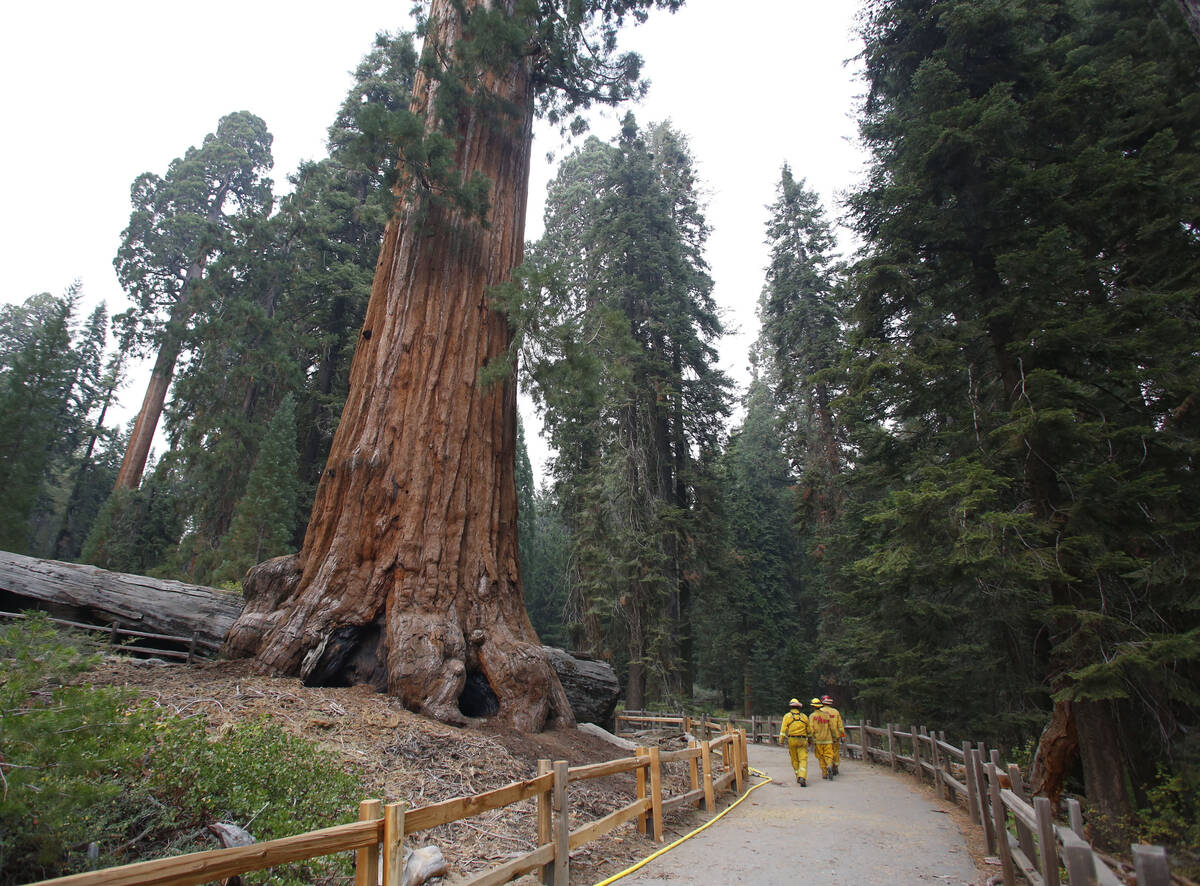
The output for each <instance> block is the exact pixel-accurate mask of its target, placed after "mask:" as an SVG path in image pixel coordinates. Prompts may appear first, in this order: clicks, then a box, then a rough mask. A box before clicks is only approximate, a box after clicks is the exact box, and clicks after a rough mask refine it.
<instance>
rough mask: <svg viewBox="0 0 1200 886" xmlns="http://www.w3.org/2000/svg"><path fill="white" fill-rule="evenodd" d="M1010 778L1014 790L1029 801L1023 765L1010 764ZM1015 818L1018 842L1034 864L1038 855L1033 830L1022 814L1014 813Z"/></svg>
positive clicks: (1021, 797)
mask: <svg viewBox="0 0 1200 886" xmlns="http://www.w3.org/2000/svg"><path fill="white" fill-rule="evenodd" d="M1008 780H1009V781H1010V782H1011V783H1012V792H1013V793H1014V794H1016V795H1017V796H1018V797H1019V798H1020V799H1022V800H1024V801H1025V802H1026V803H1028V802H1029V795H1028V794H1027V793H1026V791H1025V782H1024V780H1023V779H1022V778H1021V767H1020V766H1018V765H1017V764H1016V763H1009V764H1008ZM1013 820H1014V821H1016V823H1017V843H1018V844H1019V845H1020V847H1021V851H1022V852H1024V853H1025V857H1026V858H1028V859H1029V863H1030V864H1034V863H1035V861H1036V858H1037V856H1036V855H1035V854H1034V851H1033V831H1032V830H1030V828H1029V825H1027V824H1025V822H1024V821H1023V820H1022V819H1021V817H1020V816H1018V815H1014V816H1013Z"/></svg>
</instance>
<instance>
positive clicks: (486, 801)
mask: <svg viewBox="0 0 1200 886" xmlns="http://www.w3.org/2000/svg"><path fill="white" fill-rule="evenodd" d="M683 719H687V720H688V721H689V724H688V725H690V726H692V728H694V729H696V730H697V731H700V732H703V733H705V734H712V735H714V736H715V737H714V738H712V739H711V740H706V741H698V740H694V739H693V740H691V741H690V742H689V744H688V747H686V748H682V749H680V750H677V751H666V752H664V751H661V750H660V749H659V748H656V747H639V748H638V749H637V750H636V752H635V755H634V756H633V757H625V758H623V759H619V760H609V761H607V762H604V763H592V764H589V765H586V766H573V767H571V766H568V765H567V763H566V762H564V761H557V762H552V761H550V760H539V761H538V771H537V775H536V776H535V777H533V778H530V779H525V780H523V781H515V782H512V783H511V784H507V785H504V786H503V787H499V788H496V789H495V790H491V791H486V792H484V793H481V794H474V795H472V796H469V797H455V798H453V799H450V800H444V801H442V802H440V803H433V804H430V805H428V806H420V807H417V808H414V809H410V808H408V805H407V804H406V803H403V802H399V803H389V804H386V805H385V804H384V803H382V801H379V800H364V801H363V802H362V803H361V804H360V806H359V821H357V822H353V823H351V824H344V825H338V826H336V827H331V828H325V829H323V830H319V831H312V832H310V833H306V834H298V835H296V836H292V837H284V838H282V839H279V840H269V841H267V842H264V843H255V844H253V845H251V846H242V847H236V848H231V849H212V850H208V851H205V852H193V853H189V854H187V855H179V856H176V857H174V858H164V859H157V860H155V861H144V862H138V863H136V864H130V865H124V866H122V867H116V868H108V869H105V870H99V871H89V872H87V873H82V874H73V875H71V876H68V877H59V878H58V879H54V880H43V881H42V884H55V886H194V884H200V883H208V882H211V881H213V880H222V879H225V878H228V877H232V876H235V875H239V874H244V873H249V872H251V871H258V870H264V869H266V868H272V867H276V866H277V865H281V864H288V863H292V862H303V861H311V860H313V859H317V858H323V857H325V856H329V855H335V854H337V853H341V852H354V853H355V875H354V883H355V886H377V884H383V886H400V884H401V882H402V879H403V873H404V840H405V837H406V836H410V835H412V834H415V833H419V832H421V831H425V830H429V829H430V828H434V827H438V826H439V825H444V824H450V823H452V822H456V821H462V820H464V819H468V818H472V817H474V816H477V815H480V814H482V813H484V812H488V811H490V810H493V809H500V808H503V807H505V806H511V805H513V804H514V803H520V802H523V801H525V800H531V799H532V800H535V801H536V803H537V848H535V849H534V850H532V851H531V852H528V853H525V854H524V855H521V856H519V857H517V858H514V859H511V860H510V861H507V862H505V863H504V864H503V865H501V866H499V867H495V868H491V869H489V870H487V871H483V872H480V873H475V874H471V875H469V876H468V877H466V878H463V879H459V880H456V883H458V884H459V886H493V884H500V883H507V882H509V881H510V880H513V879H516V878H518V877H521V876H523V875H525V874H528V873H534V872H536V873H537V874H538V876H539V878H540V879H541V882H543V883H548V884H553V886H569V877H570V852H571V850H572V849H576V848H578V847H580V846H583V845H585V844H586V843H590V842H592V841H593V840H596V839H599V838H600V837H602V836H604V835H605V834H608V833H609V832H611V831H613V830H615V829H616V828H618V827H621V826H622V825H625V824H628V823H629V822H634V823H635V824H636V827H637V829H638V831H639V832H640V833H642V834H645V835H647V836H649V837H650V838H651V839H653V840H655V841H656V842H660V843H661V842H663V840H664V834H665V832H664V829H663V816H664V815H665V814H666V813H668V812H671V811H672V810H675V809H679V808H680V807H683V806H688V805H692V806H696V807H699V806H700V805H701V804H703V806H704V809H705V811H706V812H709V813H712V812H715V811H716V805H717V796H718V795H719V794H720V793H721V792H722V791H725V790H735V791H736V792H737V793H739V794H740V793H742V792H743V791H744V790H745V785H746V780H747V779H748V778H749V775H750V770H749V763H748V762H747V753H746V751H747V738H746V733H745V732H744V731H743V730H740V729H734V728H732V727H729V726H727V725H721V724H716V723H712V722H711V721H707V720H702V719H695V720H692V719H691V718H673V725H676V726H682V725H683ZM669 763H686V764H687V766H688V774H689V784H690V787H689V790H687V791H686V792H685V793H683V794H679V795H676V796H667V795H665V793H664V789H663V781H662V767H663V766H665V765H667V764H669ZM625 772H632V773H633V775H634V781H635V793H634V797H633V798H632V800H631V802H629V803H628V804H626V805H624V806H622V807H621V808H619V809H617V810H615V811H613V812H611V813H609V814H608V815H606V816H604V817H602V818H599V819H596V820H595V821H591V822H588V823H587V824H584V825H581V826H579V827H577V828H576V829H575V830H571V829H570V798H569V790H568V789H569V787H570V785H571V784H572V783H576V782H581V781H587V780H589V779H595V778H604V777H606V776H610V775H618V774H621V773H625ZM37 886H41V884H37Z"/></svg>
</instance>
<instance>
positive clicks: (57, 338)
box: [0, 285, 79, 552]
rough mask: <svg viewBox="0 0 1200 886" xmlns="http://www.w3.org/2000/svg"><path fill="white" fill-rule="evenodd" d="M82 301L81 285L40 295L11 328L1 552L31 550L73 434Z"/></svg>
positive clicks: (0, 389) (1, 441)
mask: <svg viewBox="0 0 1200 886" xmlns="http://www.w3.org/2000/svg"><path fill="white" fill-rule="evenodd" d="M78 297H79V288H78V286H77V285H75V286H73V287H72V288H71V289H70V290H69V291H68V292H67V294H66V296H65V297H63V298H61V299H56V300H53V301H49V300H47V299H44V298H37V297H35V299H31V300H30V301H29V302H27V303H26V308H27V311H26V312H25V314H24V316H22V317H20V318H19V321H18V322H17V323H15V324H14V325H13V327H10V328H11V329H12V330H13V331H12V332H11V333H10V334H9V336H8V338H9V339H10V341H11V342H12V344H11V345H10V346H8V347H7V348H6V351H7V353H6V354H5V363H4V365H3V366H0V484H2V486H3V489H4V495H3V496H0V548H4V549H6V550H10V551H18V552H24V551H26V550H27V545H28V544H29V541H30V525H29V519H30V515H31V513H32V512H33V509H34V506H35V505H36V504H37V502H38V497H39V495H40V494H41V493H42V490H43V488H44V484H45V482H46V479H47V472H48V471H49V469H50V465H51V462H52V459H53V455H54V453H55V450H56V449H57V448H58V442H59V439H60V437H61V435H62V433H63V432H64V431H69V430H70V429H69V428H68V427H66V426H65V424H66V420H68V419H69V418H70V417H71V414H70V405H71V404H70V398H71V394H72V389H73V386H74V381H75V369H76V367H75V360H74V354H73V353H72V349H71V325H70V324H71V320H72V314H73V313H74V310H75V306H76V303H77V301H78ZM10 316H13V318H14V319H18V318H17V317H16V314H15V312H14V314H13V315H10Z"/></svg>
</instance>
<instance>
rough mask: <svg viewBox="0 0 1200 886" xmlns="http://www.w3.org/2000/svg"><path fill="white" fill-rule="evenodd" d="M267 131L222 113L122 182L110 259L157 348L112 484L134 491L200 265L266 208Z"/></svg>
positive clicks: (132, 318)
mask: <svg viewBox="0 0 1200 886" xmlns="http://www.w3.org/2000/svg"><path fill="white" fill-rule="evenodd" d="M271 165H272V159H271V135H270V133H268V132H267V127H266V124H264V123H263V121H262V120H261V119H259V118H258V117H256V116H254V115H253V114H251V113H249V112H247V111H238V112H236V113H233V114H227V115H226V116H224V117H222V118H221V120H220V122H219V123H218V124H217V131H216V132H215V133H210V134H209V135H207V136H205V138H204V143H203V144H202V145H201V146H200V147H198V148H196V147H192V148H189V149H188V150H187V152H186V153H185V154H184V155H183V157H181V158H178V159H176V160H174V161H172V163H171V165H170V167H169V168H168V169H167V174H166V175H165V176H158V175H155V174H154V173H151V172H146V173H143V174H142V175H140V176H138V177H137V179H136V180H135V181H134V183H133V186H132V187H131V188H130V192H131V198H132V201H133V212H132V213H130V216H129V226H128V227H127V228H126V229H125V231H124V232H123V233H122V235H121V247H120V249H119V250H118V252H117V257H116V258H115V259H114V260H113V264H114V266H115V267H116V269H117V277H118V278H119V279H120V281H121V285H122V286H123V287H124V288H125V291H126V292H127V293H128V295H129V298H130V300H131V301H133V302H134V304H135V307H134V308H133V309H132V310H131V311H130V312H128V314H126V315H125V317H124V319H125V321H126V323H127V325H128V328H129V329H130V330H131V331H132V332H135V333H136V339H137V341H138V343H139V344H141V345H143V346H148V347H150V348H152V349H153V350H154V351H155V359H154V368H153V370H152V371H151V374H150V381H149V382H148V383H147V385H146V394H145V397H144V398H143V400H142V407H141V409H140V410H139V411H138V414H137V420H136V421H135V423H134V427H133V433H132V434H131V435H130V438H129V446H128V448H127V449H126V452H125V458H124V460H123V461H122V463H121V471H120V473H119V474H118V475H117V486H123V487H125V488H128V489H136V488H137V485H138V483H139V482H141V479H142V471H143V470H145V467H146V459H147V457H148V456H149V454H150V444H151V442H152V441H153V439H154V431H155V429H156V428H157V427H158V421H159V418H161V416H162V411H163V405H164V403H165V402H166V398H167V389H168V388H169V387H170V385H171V380H172V378H173V377H174V375H175V364H176V362H177V361H178V360H179V356H180V354H181V353H182V351H183V348H184V343H185V341H186V339H187V335H188V328H189V325H190V323H191V321H192V318H193V315H194V314H195V313H196V310H197V307H198V304H199V300H200V293H201V290H202V289H203V286H204V282H205V270H206V268H207V266H208V265H209V263H210V262H211V260H212V259H213V257H214V256H215V255H220V254H221V253H222V252H223V251H224V250H227V249H228V248H229V247H230V245H231V241H232V240H234V239H235V218H236V217H237V216H239V215H240V216H252V215H255V214H258V213H265V212H266V211H267V210H268V209H269V207H270V205H271V182H270V180H269V179H267V178H265V174H266V172H267V171H268V170H270V168H271Z"/></svg>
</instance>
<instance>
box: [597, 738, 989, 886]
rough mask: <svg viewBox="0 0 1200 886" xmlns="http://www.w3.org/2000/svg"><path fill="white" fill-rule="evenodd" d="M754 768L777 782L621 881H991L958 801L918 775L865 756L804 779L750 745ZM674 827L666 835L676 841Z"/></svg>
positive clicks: (766, 885)
mask: <svg viewBox="0 0 1200 886" xmlns="http://www.w3.org/2000/svg"><path fill="white" fill-rule="evenodd" d="M750 765H751V766H753V767H755V768H756V769H760V770H762V771H763V772H766V773H767V774H768V775H770V776H771V778H772V779H774V783H772V784H768V785H766V786H764V787H762V788H760V789H758V790H757V791H755V792H754V793H753V794H751V795H750V797H749V798H748V799H747V800H746V801H745V802H744V803H742V804H741V805H740V806H738V807H737V808H736V809H734V810H733V811H732V812H730V813H729V814H728V815H727V816H725V818H723V819H722V820H721V821H720V822H719V823H718V824H716V825H714V826H713V827H711V828H709V829H708V830H706V831H704V833H702V834H699V835H698V836H696V837H693V838H692V839H690V840H688V841H686V842H685V843H683V844H682V845H680V846H677V847H676V848H675V849H672V850H671V851H670V852H668V853H666V854H665V855H663V856H660V857H659V858H657V859H655V860H654V861H652V862H650V863H649V864H648V865H646V867H644V868H642V869H641V870H639V871H637V872H636V873H634V874H631V875H630V876H628V877H626V878H624V879H623V880H621V881H619V882H620V883H669V884H671V886H684V884H692V883H694V884H718V883H747V884H755V886H758V884H761V886H784V884H786V886H799V884H805V886H834V884H836V886H874V884H879V886H883V884H905V883H942V884H948V886H961V884H982V883H984V881H985V879H986V875H984V874H983V873H982V872H980V871H978V870H977V869H976V867H975V864H974V862H973V861H972V859H971V855H970V853H969V852H968V851H967V845H966V842H965V840H964V839H963V836H962V833H961V832H960V830H959V828H958V825H957V823H956V821H957V816H956V814H955V813H954V812H953V811H951V807H950V805H949V804H947V803H944V802H942V801H939V800H938V799H937V798H936V796H935V795H934V794H933V793H932V792H930V791H926V790H923V789H921V788H918V787H917V786H916V784H915V783H914V782H913V780H912V779H911V778H905V777H903V776H899V775H894V774H893V773H892V772H891V771H890V770H887V769H884V768H882V767H878V766H870V765H867V764H865V763H861V762H859V761H856V760H849V761H846V760H844V761H843V762H842V765H841V775H839V776H838V777H837V778H836V779H835V780H834V781H822V780H821V770H820V768H819V767H818V766H817V762H816V759H815V758H813V757H811V756H810V758H809V769H808V772H809V776H810V777H809V782H808V784H809V786H808V787H807V788H801V787H800V786H799V785H798V784H796V778H795V775H794V774H793V773H792V769H791V765H790V764H789V762H788V755H787V751H785V750H784V749H783V748H780V747H777V746H774V745H769V746H768V745H751V746H750ZM677 838H678V837H677V835H672V834H668V835H667V840H668V841H673V840H675V839H677Z"/></svg>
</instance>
